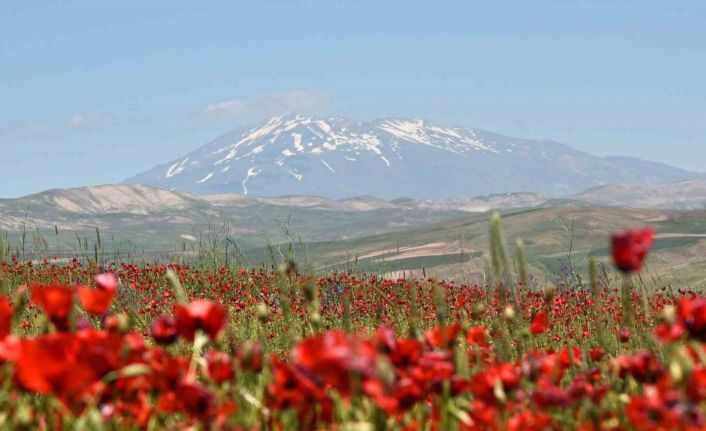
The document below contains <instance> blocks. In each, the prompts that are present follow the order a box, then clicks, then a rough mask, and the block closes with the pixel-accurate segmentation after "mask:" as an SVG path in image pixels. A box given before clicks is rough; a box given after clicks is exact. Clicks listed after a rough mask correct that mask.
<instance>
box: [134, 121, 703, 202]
mask: <svg viewBox="0 0 706 431" xmlns="http://www.w3.org/2000/svg"><path fill="white" fill-rule="evenodd" d="M691 176H692V173H690V172H687V171H683V170H681V169H677V168H673V167H670V166H667V165H663V164H660V163H655V162H644V161H641V160H638V159H631V158H601V157H596V156H592V155H590V154H587V153H583V152H580V151H576V150H574V149H573V148H571V147H569V146H567V145H563V144H560V143H556V142H552V141H539V140H527V139H517V138H509V137H506V136H502V135H498V134H494V133H490V132H485V131H480V130H472V129H463V128H458V127H447V126H443V125H439V124H435V123H432V122H429V121H426V120H419V119H413V120H408V119H397V118H391V119H383V120H375V121H368V122H360V121H355V120H349V119H344V118H337V117H330V118H326V119H319V118H312V117H305V116H300V115H289V116H280V117H274V118H272V119H270V120H269V121H267V122H266V123H265V124H263V125H260V126H258V127H255V128H253V129H250V130H247V131H240V130H238V131H233V132H229V133H228V134H226V135H224V136H222V137H220V138H218V139H216V140H214V141H212V142H210V143H208V144H206V145H205V146H203V147H201V148H199V149H197V150H195V151H194V152H192V153H189V154H187V155H186V156H184V157H181V158H179V159H176V160H173V161H171V162H168V163H165V164H162V165H159V166H157V167H155V168H153V169H150V170H148V171H146V172H143V173H141V174H138V175H136V176H134V177H131V178H128V179H127V180H125V183H126V184H147V185H152V186H156V187H161V188H165V189H170V190H182V191H189V192H195V193H242V194H250V195H257V196H280V195H319V196H326V197H329V198H336V199H341V198H348V197H351V196H360V195H372V196H378V197H381V198H384V199H394V198H399V197H403V196H410V197H413V198H417V199H430V198H433V199H446V198H462V197H466V196H477V195H485V194H497V193H508V192H533V193H540V194H543V195H567V194H571V193H576V192H579V191H581V190H585V189H587V188H589V187H594V186H598V185H602V184H608V183H656V182H666V181H679V180H683V179H686V178H689V177H691Z"/></svg>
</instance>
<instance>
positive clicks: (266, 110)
mask: <svg viewBox="0 0 706 431" xmlns="http://www.w3.org/2000/svg"><path fill="white" fill-rule="evenodd" d="M329 102H330V100H329V95H328V93H326V92H325V91H318V90H299V91H291V92H286V93H267V94H262V95H260V96H258V97H256V98H254V99H251V100H239V99H235V100H224V101H221V102H217V103H213V104H211V105H208V106H206V107H205V108H203V109H202V110H201V115H203V116H204V117H206V118H210V119H214V120H225V121H230V122H239V123H247V122H252V121H256V120H260V119H262V118H267V117H272V116H274V115H280V114H285V113H291V112H297V113H305V114H317V113H322V112H325V111H326V110H327V109H328V106H329Z"/></svg>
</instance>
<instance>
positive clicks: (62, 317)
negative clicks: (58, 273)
mask: <svg viewBox="0 0 706 431" xmlns="http://www.w3.org/2000/svg"><path fill="white" fill-rule="evenodd" d="M31 290H32V302H34V303H35V304H37V305H39V306H41V307H42V309H43V310H44V313H46V315H47V317H49V320H51V322H52V323H53V324H54V325H55V326H56V327H57V329H59V330H66V329H68V326H69V325H68V324H69V314H71V307H73V304H74V289H73V288H71V287H66V286H62V285H59V284H49V285H46V286H42V285H39V284H35V285H33V286H32V287H31Z"/></svg>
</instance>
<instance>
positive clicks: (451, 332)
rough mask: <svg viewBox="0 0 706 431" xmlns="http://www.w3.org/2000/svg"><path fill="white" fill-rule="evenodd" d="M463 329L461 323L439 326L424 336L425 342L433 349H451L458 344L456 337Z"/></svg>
mask: <svg viewBox="0 0 706 431" xmlns="http://www.w3.org/2000/svg"><path fill="white" fill-rule="evenodd" d="M460 329H461V325H460V324H459V323H455V324H453V325H449V326H437V327H436V328H433V329H431V330H429V331H427V332H426V333H425V334H424V340H425V341H426V342H427V343H428V344H429V345H430V346H433V347H440V348H443V349H450V348H451V347H453V345H454V344H455V343H456V336H457V335H458V331H459V330H460Z"/></svg>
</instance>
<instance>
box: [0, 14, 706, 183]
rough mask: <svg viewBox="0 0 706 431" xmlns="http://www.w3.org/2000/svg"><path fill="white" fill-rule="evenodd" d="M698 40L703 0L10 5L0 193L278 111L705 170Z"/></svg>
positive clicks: (127, 162)
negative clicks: (385, 120) (383, 120)
mask: <svg viewBox="0 0 706 431" xmlns="http://www.w3.org/2000/svg"><path fill="white" fill-rule="evenodd" d="M705 41H706V2H704V1H702V0H699V1H682V0H663V1H656V0H634V1H628V0H625V1H619V0H614V1H601V0H590V1H579V0H575V1H568V0H567V1H558V0H557V1H548V0H533V1H526V0H517V1H509V0H508V1H495V2H488V1H482V2H481V1H471V0H465V1H434V2H432V1H423V2H421V1H410V0H407V1H392V0H387V1H380V0H378V1H352V0H351V1H332V0H329V1H255V0H253V1H222V2H219V1H209V2H195V1H175V0H171V1H149V2H146V1H127V0H122V1H119V2H118V1H114V2H108V1H100V2H96V1H61V2H49V1H44V2H40V1H30V0H23V1H20V0H16V1H12V2H6V3H4V4H3V7H2V10H1V11H0V59H1V61H0V64H1V67H0V173H1V174H2V180H0V197H12V196H19V195H23V194H27V193H31V192H36V191H40V190H44V189H47V188H52V187H65V186H80V185H88V184H101V183H111V182H118V181H120V180H122V179H124V178H125V177H128V176H130V175H132V174H134V173H137V172H139V171H142V170H145V169H147V168H150V167H152V166H153V165H155V164H157V163H159V162H164V161H167V160H170V159H173V158H176V157H177V156H178V155H181V154H183V153H185V152H188V151H190V150H192V149H194V148H196V147H198V146H200V145H202V144H203V143H205V142H207V141H208V140H210V139H212V138H214V137H216V136H218V135H219V134H221V133H223V132H225V131H227V130H228V129H230V128H232V127H234V126H238V125H242V124H249V123H253V122H255V121H258V120H259V119H261V118H262V117H266V116H269V115H273V114H276V113H277V112H278V111H284V110H287V111H303V112H311V113H327V114H328V113H330V114H336V115H345V116H351V117H360V118H373V117H379V116H409V117H424V118H428V119H431V120H437V121H441V122H448V123H451V124H455V125H462V126H469V127H477V128H483V129H488V130H492V131H495V132H498V133H504V134H508V135H513V136H520V137H529V138H550V139H555V140H558V141H562V142H565V143H568V144H570V145H572V146H574V147H576V148H578V149H581V150H585V151H589V152H592V153H595V154H599V155H615V154H621V155H634V156H639V157H643V158H648V159H655V160H662V161H665V162H668V163H671V164H674V165H677V166H680V167H684V168H688V169H693V170H701V171H706V42H705Z"/></svg>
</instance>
